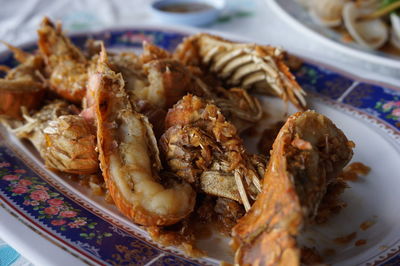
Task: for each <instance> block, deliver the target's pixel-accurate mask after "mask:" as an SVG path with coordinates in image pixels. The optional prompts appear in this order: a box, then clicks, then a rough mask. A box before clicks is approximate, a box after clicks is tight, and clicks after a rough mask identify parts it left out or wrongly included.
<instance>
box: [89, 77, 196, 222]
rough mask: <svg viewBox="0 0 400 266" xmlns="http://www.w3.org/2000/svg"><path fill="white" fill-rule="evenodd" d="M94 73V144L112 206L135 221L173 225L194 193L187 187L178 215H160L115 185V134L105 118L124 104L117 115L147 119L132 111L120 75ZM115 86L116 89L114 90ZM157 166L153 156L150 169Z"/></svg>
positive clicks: (157, 167)
mask: <svg viewBox="0 0 400 266" xmlns="http://www.w3.org/2000/svg"><path fill="white" fill-rule="evenodd" d="M96 75H98V78H99V79H100V82H99V88H98V89H97V90H96V94H95V101H96V104H95V109H96V118H97V141H98V142H97V143H98V148H99V159H100V167H101V170H102V173H103V177H104V180H105V182H106V184H107V187H108V189H109V192H110V195H111V197H112V198H113V200H114V202H115V205H116V206H117V207H118V209H119V210H120V211H121V212H122V213H123V214H124V215H126V216H127V217H128V218H130V219H131V220H132V221H133V222H135V223H137V224H141V225H145V226H155V225H156V226H161V225H163V226H166V225H172V224H175V223H176V222H178V221H180V220H181V219H183V218H185V217H186V216H187V215H188V214H189V213H190V212H192V210H193V208H194V203H195V192H194V191H193V190H191V189H190V191H191V192H190V195H188V199H189V202H187V206H189V207H188V208H187V210H186V211H185V212H182V213H180V214H178V213H173V214H162V215H161V214H158V213H155V212H151V211H149V210H146V209H145V208H144V207H143V206H141V203H140V202H138V201H136V202H132V201H130V200H128V199H127V198H126V197H125V195H123V193H122V191H121V190H120V189H119V187H118V185H117V184H116V180H115V178H118V177H116V176H114V175H113V174H112V173H111V169H110V165H111V156H112V155H116V156H119V155H118V153H119V152H121V151H118V150H117V149H118V143H116V141H115V140H116V139H117V137H118V136H117V133H116V129H115V128H109V127H107V123H109V122H111V121H109V119H110V118H113V117H114V116H115V115H114V114H113V113H115V112H116V111H117V110H116V109H118V108H121V106H125V107H124V108H126V109H121V110H120V111H119V112H120V113H121V114H122V113H129V116H133V117H135V119H141V120H145V121H146V122H147V119H146V118H144V117H143V116H142V115H140V114H138V113H136V112H135V111H134V110H132V107H131V105H130V102H129V98H128V96H127V95H126V93H124V92H123V89H122V88H123V85H124V84H123V83H124V82H123V80H122V77H121V75H116V76H112V75H115V73H113V72H112V73H111V74H109V73H106V74H101V73H98V74H96ZM108 75H109V76H108ZM115 82H118V84H116V83H115ZM116 87H118V88H120V89H117V88H116ZM117 94H120V95H117ZM116 97H119V99H116ZM113 121H115V120H113ZM147 123H148V122H147ZM117 160H118V159H117ZM160 168H161V165H160V162H159V160H156V159H155V161H153V170H154V169H155V170H159V169H160ZM121 171H122V170H121ZM187 186H189V185H187ZM189 187H190V186H189ZM132 193H134V192H132Z"/></svg>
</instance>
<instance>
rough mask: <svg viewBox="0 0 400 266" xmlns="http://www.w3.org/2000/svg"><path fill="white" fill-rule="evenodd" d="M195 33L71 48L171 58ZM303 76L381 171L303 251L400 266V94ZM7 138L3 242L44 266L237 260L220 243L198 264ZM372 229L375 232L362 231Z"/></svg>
mask: <svg viewBox="0 0 400 266" xmlns="http://www.w3.org/2000/svg"><path fill="white" fill-rule="evenodd" d="M189 33H191V32H190V31H187V32H180V31H179V32H178V31H176V30H171V29H160V28H154V27H153V28H152V27H137V28H132V29H128V30H113V31H102V32H98V33H94V34H90V35H89V34H85V35H75V36H73V37H72V40H73V42H74V43H76V44H77V45H79V46H82V45H83V43H84V42H85V40H86V39H87V38H88V37H89V36H90V37H93V38H95V39H101V40H104V42H105V44H106V46H107V47H108V48H109V49H118V50H121V49H135V50H139V49H140V47H141V43H142V41H143V40H146V41H149V42H153V43H155V44H156V45H159V46H161V47H163V48H165V49H168V50H172V49H173V48H174V47H175V46H176V45H177V44H178V43H179V42H180V41H181V40H182V38H183V37H184V36H185V35H187V34H189ZM25 48H26V49H27V50H32V49H34V48H35V46H34V45H33V44H32V45H28V46H26V47H25ZM15 63H16V62H15V61H14V59H13V58H12V56H11V55H10V54H9V53H5V54H2V55H1V56H0V64H6V65H9V66H13V65H15ZM295 75H296V77H297V80H298V81H299V83H300V84H301V85H302V86H303V88H304V89H305V90H306V91H307V92H308V101H309V102H310V105H311V107H312V108H313V109H315V110H317V111H318V112H321V113H323V114H325V115H327V116H328V117H330V118H331V119H332V120H333V121H334V122H335V123H336V124H337V125H338V127H339V128H341V129H342V130H343V131H344V132H345V134H346V135H347V136H348V137H349V138H350V139H352V140H353V141H354V142H355V143H356V144H357V146H356V148H355V156H354V159H353V161H361V162H363V163H364V164H367V165H368V166H370V167H371V168H372V171H371V172H370V174H369V175H367V176H365V177H363V178H362V179H361V180H360V181H358V182H353V183H351V188H349V189H347V191H346V192H345V193H344V195H343V199H344V200H345V201H346V202H347V203H348V206H347V208H345V209H344V210H343V211H342V212H341V213H339V214H338V215H337V216H335V217H334V218H333V219H331V220H330V221H329V222H328V223H327V224H325V225H323V226H318V227H313V228H312V230H311V231H310V232H308V233H307V234H308V237H307V239H305V240H304V241H306V242H308V244H309V245H312V246H316V248H317V249H318V250H319V251H320V252H321V253H322V254H323V255H324V258H325V260H326V262H327V263H329V264H332V265H357V264H360V265H395V264H397V265H398V264H399V263H400V227H399V221H400V204H399V201H400V178H399V177H400V176H399V175H400V174H399V173H400V163H399V162H400V125H399V122H400V90H399V89H396V88H393V87H391V86H389V85H385V84H374V83H373V82H370V81H365V80H361V79H360V78H357V77H352V76H349V75H347V74H343V73H339V71H336V70H333V69H330V68H329V67H325V66H322V65H319V64H318V63H315V62H311V61H308V60H307V59H305V63H304V64H303V65H302V67H301V68H299V69H298V70H296V71H295ZM262 100H263V102H264V103H265V102H267V103H268V105H267V104H265V105H264V106H268V107H269V111H268V108H266V109H267V111H268V112H269V113H271V110H274V116H275V117H278V118H279V116H282V115H283V113H284V108H283V106H284V105H283V104H282V103H281V101H280V100H276V99H271V98H263V99H262ZM271 106H275V107H276V109H273V108H271ZM275 107H274V108H275ZM0 135H1V137H0V139H1V140H0V220H1V223H0V236H1V237H2V238H4V239H5V240H6V241H7V242H9V243H10V244H12V245H13V246H14V247H15V248H17V249H18V251H20V252H21V253H22V254H23V255H25V256H27V257H28V258H29V259H30V260H32V262H34V263H36V264H37V265H55V264H57V265H61V264H63V265H80V264H96V265H103V264H118V265H120V264H132V265H167V264H168V265H199V264H205V265H218V264H219V262H220V261H221V260H224V261H231V260H232V256H233V254H232V252H231V251H230V250H229V248H228V243H227V239H224V238H222V237H221V236H219V235H218V234H214V235H213V236H212V237H210V238H209V239H205V240H202V241H200V242H199V247H200V248H202V249H204V250H205V251H207V252H208V255H209V257H207V258H190V257H188V256H186V255H185V254H183V253H182V252H180V251H179V250H177V249H175V248H173V247H163V246H161V245H159V244H157V243H155V242H154V241H152V240H151V239H150V238H149V236H148V235H147V233H146V232H145V231H144V230H143V229H142V228H140V227H139V226H136V225H134V224H133V223H131V222H130V221H129V220H128V219H126V218H124V217H123V216H122V215H121V214H120V213H119V212H118V210H117V209H116V208H115V207H114V206H113V205H111V204H107V203H106V202H105V201H104V199H103V198H102V197H99V196H93V195H91V193H90V192H89V190H88V189H86V188H85V187H81V186H79V185H78V184H77V183H74V182H73V181H70V180H69V179H63V178H61V177H60V176H57V174H55V173H53V172H50V171H48V170H47V169H45V168H44V167H43V163H42V161H41V159H40V158H39V156H38V153H37V152H36V151H34V150H33V148H32V146H31V145H30V144H29V143H27V142H24V141H23V142H21V141H19V140H18V139H16V138H15V137H14V136H12V135H9V134H8V133H7V131H6V130H5V129H4V128H3V127H0ZM366 222H367V224H368V225H369V228H368V229H366V228H365V227H363V226H361V227H360V225H361V224H366ZM351 233H353V236H354V235H355V237H354V239H352V240H351V241H349V242H348V243H346V244H336V243H335V242H334V241H333V239H334V238H337V237H339V236H345V235H348V234H351Z"/></svg>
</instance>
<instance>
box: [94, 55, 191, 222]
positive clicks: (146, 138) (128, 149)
mask: <svg viewBox="0 0 400 266" xmlns="http://www.w3.org/2000/svg"><path fill="white" fill-rule="evenodd" d="M92 75H94V77H90V79H97V82H93V83H92V84H94V85H96V86H97V87H96V88H91V90H93V91H95V105H94V106H95V110H96V120H97V146H98V149H99V154H100V156H99V158H100V166H101V170H102V173H103V177H104V179H105V181H106V183H107V187H108V189H109V193H110V195H111V197H112V198H113V200H114V202H115V204H116V206H117V207H118V209H119V210H120V211H121V212H122V213H123V214H124V215H126V216H128V217H129V218H130V219H132V221H134V222H135V223H138V224H141V225H146V226H153V225H170V224H174V223H176V222H178V221H179V220H181V219H183V218H184V217H186V216H187V215H188V214H189V213H190V212H192V210H193V208H194V203H195V192H194V191H193V189H192V188H191V186H190V185H189V184H187V183H186V182H177V181H176V180H173V179H166V178H163V176H162V175H160V173H159V171H160V170H161V162H160V159H159V151H158V147H157V142H156V139H155V137H154V133H153V130H152V127H151V125H150V123H149V122H148V120H147V118H146V117H145V116H143V115H142V114H139V113H138V112H136V111H135V109H134V107H133V106H132V105H131V102H130V100H129V97H128V95H127V93H126V91H125V90H124V80H123V78H122V75H121V74H116V73H115V72H114V71H112V70H111V69H110V68H109V66H108V65H107V57H106V53H105V50H104V49H103V51H102V54H101V56H100V60H99V62H98V67H97V72H96V73H94V74H92Z"/></svg>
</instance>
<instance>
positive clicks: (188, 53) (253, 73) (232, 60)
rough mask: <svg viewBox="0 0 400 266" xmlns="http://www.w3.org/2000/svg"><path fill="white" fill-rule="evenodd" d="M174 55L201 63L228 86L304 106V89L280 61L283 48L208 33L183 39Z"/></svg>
mask: <svg viewBox="0 0 400 266" xmlns="http://www.w3.org/2000/svg"><path fill="white" fill-rule="evenodd" d="M175 57H176V58H178V59H179V60H180V61H182V62H184V63H185V64H187V65H195V66H199V65H204V66H205V67H206V68H207V69H208V70H209V71H210V72H213V73H215V74H217V75H218V76H219V77H220V78H222V79H224V80H225V81H226V83H227V84H228V85H231V86H241V87H243V88H245V89H248V88H254V89H256V90H257V91H260V92H264V93H268V94H272V95H276V96H278V97H281V98H282V99H284V100H285V101H287V100H289V101H291V102H292V103H293V104H294V105H295V106H296V107H297V108H299V109H300V110H304V109H305V108H306V100H305V98H304V96H305V92H304V91H303V89H302V88H301V87H300V86H299V84H297V82H296V80H295V78H294V76H293V75H292V74H291V73H290V71H289V68H288V67H287V66H286V65H285V64H284V62H283V51H282V50H280V49H278V48H275V47H271V46H260V45H255V44H243V43H235V42H231V41H227V40H224V39H222V38H220V37H217V36H213V35H209V34H197V35H194V36H191V37H189V38H186V39H185V40H184V42H183V43H182V44H180V46H179V47H178V49H177V51H176V52H175Z"/></svg>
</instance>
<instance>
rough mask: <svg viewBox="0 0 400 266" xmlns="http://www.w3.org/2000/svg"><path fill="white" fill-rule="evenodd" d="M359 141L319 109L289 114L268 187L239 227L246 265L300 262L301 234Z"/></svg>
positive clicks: (240, 254)
mask: <svg viewBox="0 0 400 266" xmlns="http://www.w3.org/2000/svg"><path fill="white" fill-rule="evenodd" d="M353 146H354V144H353V143H352V142H350V141H348V140H347V138H346V136H345V135H344V134H343V132H342V131H341V130H339V129H338V128H337V127H336V126H335V125H334V124H333V123H332V122H331V121H330V120H329V119H328V118H326V117H324V116H323V115H320V114H317V113H315V112H313V111H307V112H304V113H296V114H294V115H292V116H291V117H289V119H288V120H287V122H286V123H285V125H284V126H283V127H282V129H281V130H280V132H279V134H278V136H277V137H276V139H275V142H274V145H273V150H272V153H271V158H270V161H269V164H268V167H267V170H266V172H265V176H264V180H263V191H262V192H261V194H260V195H259V197H258V198H257V200H256V202H255V203H254V204H253V206H252V207H251V209H250V211H249V212H248V213H247V214H246V215H245V216H244V217H243V218H242V219H240V220H239V222H238V224H237V225H236V226H235V227H234V228H233V231H232V237H233V246H234V248H235V249H236V255H235V262H236V263H238V264H240V265H300V250H299V248H298V246H297V242H296V237H297V235H298V234H299V233H300V231H301V228H302V226H303V225H304V224H305V223H307V222H309V221H310V220H312V219H314V217H315V216H316V214H317V210H318V206H319V203H320V202H321V200H322V198H323V196H324V195H325V193H326V189H327V186H328V184H330V183H331V182H334V181H335V179H336V178H337V176H338V175H339V173H340V172H341V170H342V169H343V167H344V166H345V165H346V164H347V163H348V162H349V161H350V159H351V157H352V155H353V152H352V147H353Z"/></svg>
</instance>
